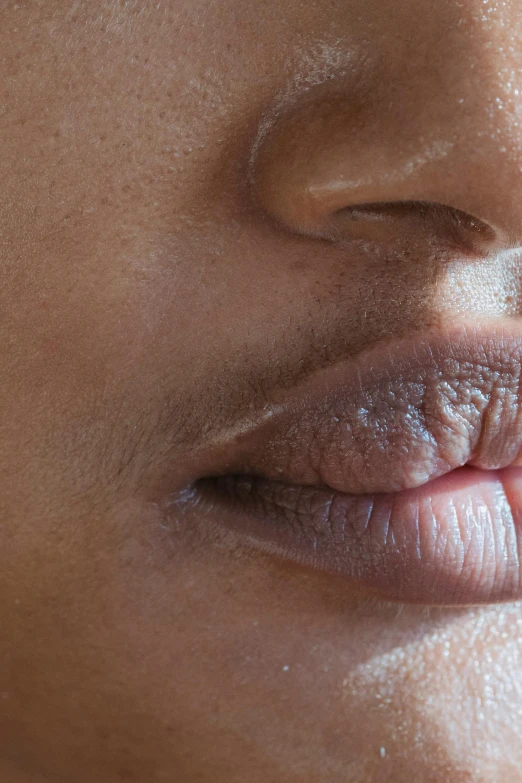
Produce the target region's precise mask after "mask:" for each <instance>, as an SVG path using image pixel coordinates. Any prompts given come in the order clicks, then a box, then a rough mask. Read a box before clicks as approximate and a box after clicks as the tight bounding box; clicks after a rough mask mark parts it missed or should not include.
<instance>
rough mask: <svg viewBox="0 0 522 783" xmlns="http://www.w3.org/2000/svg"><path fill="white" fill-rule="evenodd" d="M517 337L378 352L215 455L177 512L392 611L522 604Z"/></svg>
mask: <svg viewBox="0 0 522 783" xmlns="http://www.w3.org/2000/svg"><path fill="white" fill-rule="evenodd" d="M521 452H522V325H521V324H519V323H518V321H515V320H513V321H503V322H502V325H501V326H499V325H498V324H497V325H495V324H490V325H488V326H487V327H484V326H483V327H481V328H479V327H475V326H462V325H460V326H458V327H455V328H449V329H446V330H445V331H444V332H441V331H438V332H437V333H436V334H434V333H428V334H426V335H424V336H422V337H420V338H416V339H403V340H401V341H396V342H393V343H389V344H387V345H385V346H383V345H381V346H378V347H376V348H374V349H372V350H371V351H368V352H366V353H365V354H364V355H361V356H359V357H357V358H356V359H355V360H352V361H349V362H348V361H346V362H341V363H339V364H336V365H334V366H330V367H328V368H326V369H324V370H321V371H320V372H318V373H317V374H316V375H314V376H313V377H311V378H309V379H308V380H307V381H305V382H304V383H302V384H300V385H299V386H298V387H297V388H295V389H293V390H291V391H290V392H282V393H281V394H280V395H279V396H278V395H277V394H275V395H274V397H273V399H272V400H271V401H270V403H268V404H267V406H266V407H265V409H264V410H263V413H262V416H261V417H260V420H258V421H257V422H250V423H245V422H242V423H241V424H240V425H238V426H237V428H236V429H235V430H234V432H231V433H229V434H228V435H227V436H225V438H224V439H223V440H222V441H220V442H216V443H214V444H212V446H211V447H210V448H209V449H208V450H207V452H206V454H205V459H204V462H205V463H206V465H205V469H204V470H203V471H201V472H200V474H199V476H198V477H197V480H195V482H194V484H193V491H192V492H191V493H186V494H185V496H184V497H185V498H188V499H186V500H185V501H184V503H185V504H186V505H187V506H188V507H189V508H190V507H191V506H192V508H193V510H194V511H196V509H197V514H198V515H199V516H200V517H202V518H203V519H205V518H209V519H210V520H212V521H213V522H217V523H218V524H220V525H224V526H225V527H227V528H229V529H232V530H234V531H236V533H239V534H240V535H241V536H243V537H245V539H247V540H248V541H249V542H250V543H252V542H253V543H254V544H255V545H256V546H258V547H260V548H261V549H263V550H264V551H268V552H271V553H273V554H274V555H276V556H277V557H281V558H284V559H287V560H290V561H294V562H296V563H299V564H304V565H306V566H308V567H312V568H316V569H319V570H321V571H323V572H325V571H326V572H330V573H336V574H341V575H343V576H344V577H346V579H347V582H348V583H357V585H359V586H360V585H364V586H366V587H367V588H369V589H370V590H372V591H377V592H378V593H379V594H381V595H382V596H383V597H385V598H386V599H389V600H397V601H402V602H408V603H423V604H438V605H448V604H459V605H463V604H479V603H490V602H498V601H507V600H515V599H517V598H521V597H522V568H521V564H520V557H519V554H520V552H521V551H522V458H521Z"/></svg>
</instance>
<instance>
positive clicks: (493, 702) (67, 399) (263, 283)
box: [0, 0, 522, 783]
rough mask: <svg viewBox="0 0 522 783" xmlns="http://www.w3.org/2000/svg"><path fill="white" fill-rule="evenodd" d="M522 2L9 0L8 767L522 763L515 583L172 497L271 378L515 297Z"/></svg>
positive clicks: (3, 220)
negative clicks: (500, 601) (404, 564)
mask: <svg viewBox="0 0 522 783" xmlns="http://www.w3.org/2000/svg"><path fill="white" fill-rule="evenodd" d="M521 11H522V5H521V4H520V2H519V0H504V1H503V2H501V0H498V2H496V3H495V2H482V0H460V2H456V0H455V1H454V0H451V1H448V2H442V1H441V0H438V2H434V0H404V1H403V2H400V3H391V2H389V1H388V0H360V1H358V0H314V2H307V3H304V4H303V3H302V2H297V1H296V2H294V0H287V2H285V3H280V2H276V0H266V2H263V3H259V2H255V0H228V1H227V2H224V0H223V1H222V2H219V0H217V1H214V2H212V0H163V2H156V3H139V2H136V1H135V0H127V2H116V0H114V1H113V0H110V1H109V0H104V1H103V2H102V0H90V1H89V2H88V3H87V2H72V0H70V1H69V2H65V0H18V2H16V3H15V2H11V0H9V1H8V2H7V1H6V2H3V3H2V4H1V6H0V150H1V152H0V180H1V189H0V203H1V209H0V243H1V244H0V247H1V261H2V285H1V287H0V314H1V321H0V333H1V334H0V338H1V339H0V352H1V366H2V373H1V377H0V411H1V416H0V519H1V525H0V591H1V596H2V602H1V607H2V608H1V633H0V659H1V661H2V665H1V667H0V780H1V781H2V783H4V782H5V783H72V781H74V782H75V783H91V782H92V781H94V780H96V781H100V783H116V781H143V782H145V781H147V783H149V782H152V781H168V782H169V783H196V781H197V782H198V783H225V782H226V783H243V781H245V780H248V781H250V783H265V782H266V781H270V783H297V781H303V780H306V781H307V783H326V782H328V783H332V782H333V781H334V782H335V783H368V782H369V781H371V783H399V782H402V781H404V780H408V779H411V780H415V781H416V783H439V782H440V783H442V781H448V780H451V781H454V782H455V783H463V782H464V781H500V780H501V781H504V782H505V783H516V782H517V781H520V780H522V777H521V772H520V769H522V744H521V743H520V736H521V734H522V690H521V686H520V683H521V682H522V642H521V638H522V633H521V631H522V610H521V608H520V606H519V605H502V606H490V607H483V608H461V609H455V608H453V609H451V610H450V609H444V608H438V609H435V608H431V609H429V608H423V607H408V606H406V607H402V606H398V605H395V604H391V603H384V602H382V601H377V599H376V598H375V597H373V596H371V595H369V594H367V593H365V592H363V591H360V590H358V589H357V588H356V587H355V586H353V585H351V584H350V583H348V582H347V581H346V580H343V579H341V578H339V577H334V576H327V575H324V574H319V573H316V572H313V571H311V570H310V569H308V568H305V567H302V568H301V567H298V566H296V565H290V564H288V563H285V562H284V560H281V559H278V558H276V557H270V556H268V555H266V554H263V553H261V552H259V551H257V550H256V548H255V547H251V546H249V545H248V543H247V542H245V541H243V540H242V539H241V537H237V536H236V537H234V536H233V535H231V534H228V533H225V532H222V533H220V532H219V526H211V525H209V526H208V528H207V526H206V522H205V520H202V521H201V523H200V524H199V525H196V528H197V530H195V531H194V530H193V529H192V527H191V526H190V525H184V524H182V523H180V524H176V515H175V513H174V514H171V515H170V517H169V520H168V523H166V522H165V518H164V516H163V515H162V512H161V510H160V506H161V504H160V501H161V500H162V499H163V498H164V497H165V496H168V494H169V492H171V491H174V490H176V489H178V488H180V487H183V486H184V482H185V481H186V480H187V476H188V475H189V474H190V466H191V464H192V461H193V460H194V459H195V458H194V454H197V453H198V450H200V449H201V448H203V447H204V445H205V444H206V443H208V442H210V441H211V440H212V439H213V438H215V437H218V436H219V434H220V433H222V432H226V431H227V428H230V427H231V426H232V425H233V423H234V421H236V420H237V419H238V418H239V417H240V415H241V414H243V413H244V412H245V411H248V410H250V409H252V408H255V407H256V406H259V405H262V402H263V399H264V398H265V397H266V395H267V394H268V395H269V394H270V393H271V391H270V390H278V389H282V388H285V387H291V386H292V385H294V384H295V383H296V382H297V380H298V379H299V377H301V376H302V375H306V374H309V373H310V372H313V371H314V370H315V369H317V368H318V367H325V366H327V365H328V364H329V363H331V362H333V361H335V360H336V359H338V358H339V357H341V356H343V357H348V358H349V357H350V356H352V355H354V356H355V355H357V354H358V353H360V352H361V351H363V350H365V349H367V348H369V347H370V346H372V345H375V344H376V343H378V342H379V341H380V340H382V339H383V338H384V337H386V338H390V336H391V337H400V336H404V335H407V336H408V335H412V334H414V333H415V332H416V331H419V330H421V329H423V328H427V327H430V328H432V329H434V330H436V329H437V328H438V327H440V326H441V325H442V324H443V323H448V321H451V320H452V319H457V318H461V317H462V318H466V319H468V320H471V321H473V320H478V319H484V318H494V319H497V318H498V319H501V318H504V317H516V316H518V315H519V313H520V263H519V256H518V253H517V252H516V251H517V248H518V247H519V245H520V243H521V236H522V200H521V199H520V191H521V186H522V173H521V172H522V145H521V139H522V130H521V127H522V125H521V123H522V75H521V67H522V41H521V38H522V13H521ZM427 22H428V23H427ZM388 201H389V202H397V201H405V202H409V201H423V202H437V203H439V204H443V205H446V206H447V207H450V208H452V209H453V210H460V211H461V212H462V213H465V215H466V216H468V217H467V218H466V219H465V220H464V218H463V220H464V222H465V223H466V220H467V223H466V226H467V227H466V226H464V228H462V226H460V228H458V230H457V229H455V224H454V221H452V220H450V219H449V218H448V212H447V211H446V212H443V213H442V214H439V213H436V214H430V215H429V216H426V215H425V214H421V213H419V211H418V210H415V209H404V208H402V207H401V208H398V209H395V210H394V211H393V210H392V212H391V213H389V214H387V215H386V216H385V219H375V214H374V213H372V214H366V213H365V214H363V215H362V216H361V215H359V219H358V220H355V221H354V220H348V219H347V217H346V213H345V212H338V210H340V209H344V208H347V207H352V206H354V205H358V204H362V203H368V202H388ZM470 215H471V216H472V217H473V218H475V221H474V222H473V221H472V225H469V216H470ZM267 390H268V391H267ZM216 528H217V529H216Z"/></svg>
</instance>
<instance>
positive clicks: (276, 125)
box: [253, 0, 522, 244]
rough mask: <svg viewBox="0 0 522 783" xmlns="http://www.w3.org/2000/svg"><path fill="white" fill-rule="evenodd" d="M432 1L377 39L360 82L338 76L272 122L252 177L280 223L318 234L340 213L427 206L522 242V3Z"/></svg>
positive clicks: (303, 97) (264, 200) (508, 239)
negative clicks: (379, 205)
mask: <svg viewBox="0 0 522 783" xmlns="http://www.w3.org/2000/svg"><path fill="white" fill-rule="evenodd" d="M448 5H451V6H452V14H451V15H449V16H448V15H447V14H446V15H444V14H441V12H440V8H446V9H447V8H448ZM437 6H438V7H439V11H434V18H433V19H432V20H424V22H425V23H424V25H423V26H422V25H421V24H420V20H419V19H418V18H416V17H415V18H413V19H409V20H408V22H407V23H406V21H405V23H404V25H403V29H402V31H399V32H398V34H397V35H396V36H395V37H394V40H393V41H390V40H389V39H386V37H385V36H384V35H382V36H381V35H380V34H379V36H378V37H379V41H381V42H384V43H383V44H382V45H381V46H379V47H377V46H376V45H375V51H376V52H377V54H376V55H372V56H368V57H367V58H364V57H363V58H362V60H363V61H364V65H361V73H360V74H356V75H355V78H347V77H346V76H339V78H336V77H335V75H334V78H332V79H330V80H329V81H328V82H326V83H323V84H321V85H318V86H317V87H314V88H312V89H309V90H308V91H307V92H306V93H305V94H303V95H301V96H298V97H297V98H296V99H295V100H294V101H293V102H292V105H291V106H289V107H288V108H287V109H286V111H283V112H282V113H281V115H280V116H279V117H278V118H277V119H276V121H274V122H273V123H272V124H271V126H270V128H269V132H268V133H267V135H266V137H265V139H264V142H263V143H262V144H261V145H260V146H259V150H258V154H257V156H256V159H255V161H254V178H253V179H254V183H255V187H256V189H257V195H258V197H259V199H260V200H261V202H262V203H263V204H264V206H265V208H266V209H267V210H268V211H269V212H271V213H272V214H274V215H275V216H276V217H277V218H278V219H279V220H281V221H283V222H284V223H286V224H287V225H289V226H291V227H293V228H298V229H300V230H305V231H306V230H310V231H312V232H313V231H314V230H315V228H316V227H317V226H318V225H319V224H320V223H321V221H322V220H323V218H324V217H325V216H327V215H331V214H332V213H334V212H335V211H336V210H339V209H342V208H343V207H347V206H354V205H356V204H362V203H375V202H383V201H386V202H387V201H410V200H412V201H414V200H415V201H417V200H418V201H432V202H437V203H442V204H446V205H448V206H451V207H454V208H456V209H459V210H461V211H464V212H468V213H469V214H471V215H473V216H474V217H477V218H480V219H481V220H482V221H483V222H485V223H488V224H489V225H490V226H492V227H493V228H494V229H495V230H496V232H497V234H498V235H500V236H501V237H502V238H503V239H504V240H505V241H506V242H508V243H510V244H515V243H516V244H520V242H521V239H522V199H521V198H520V194H521V193H522V4H521V7H520V8H519V12H518V13H515V10H516V8H515V6H516V3H508V2H504V3H497V4H496V5H493V4H491V5H490V4H488V3H483V2H482V0H480V2H475V0H463V2H462V3H461V4H460V6H459V8H460V9H461V11H460V12H459V13H457V12H456V9H457V5H456V4H446V3H444V4H437ZM424 8H425V6H424ZM374 43H375V44H376V42H374ZM366 45H367V46H368V47H369V48H371V46H372V39H371V37H370V38H369V39H368V41H367V44H366Z"/></svg>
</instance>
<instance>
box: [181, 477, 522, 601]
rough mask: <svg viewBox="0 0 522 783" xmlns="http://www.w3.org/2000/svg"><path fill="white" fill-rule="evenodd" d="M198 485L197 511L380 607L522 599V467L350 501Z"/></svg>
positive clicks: (291, 488)
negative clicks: (336, 578) (371, 594)
mask: <svg viewBox="0 0 522 783" xmlns="http://www.w3.org/2000/svg"><path fill="white" fill-rule="evenodd" d="M196 486H197V492H196V493H195V495H194V496H195V497H197V503H198V505H197V508H198V513H203V514H207V513H208V514H209V515H210V517H211V518H212V520H213V521H217V522H219V523H220V524H224V525H225V526H227V527H229V528H233V529H234V530H236V531H237V532H239V533H241V534H243V535H244V536H245V537H247V538H248V539H249V540H250V541H252V540H254V541H255V542H256V544H257V545H258V546H260V547H261V548H262V549H264V550H265V551H269V552H271V553H273V554H276V555H277V556H279V557H282V558H284V559H286V560H291V561H294V562H297V563H300V564H305V565H308V566H310V567H312V568H316V569H319V570H321V571H323V572H324V571H326V572H330V573H337V574H342V575H343V576H345V577H346V579H347V581H348V583H350V582H351V583H357V584H358V585H364V586H366V587H367V588H370V589H371V590H372V591H375V590H376V591H378V592H379V594H381V595H382V596H383V597H384V598H386V599H389V600H396V601H402V602H407V603H422V604H427V605H430V604H431V605H449V604H453V605H454V604H458V605H466V604H483V603H493V602H499V601H507V600H515V599H517V598H522V576H521V573H522V566H521V563H520V559H519V555H520V553H522V468H504V469H502V470H492V471H485V470H479V469H476V468H472V467H463V468H459V469H457V470H454V471H452V472H451V473H448V474H446V475H445V476H442V477H440V478H438V479H435V480H434V481H431V482H428V483H427V484H424V485H423V486H421V487H418V488H416V489H410V490H406V491H403V492H398V493H395V494H374V495H347V494H343V493H340V492H336V491H333V490H331V489H328V488H323V487H310V486H307V487H304V486H295V485H289V484H282V483H279V482H277V481H271V480H266V479H261V478H254V477H245V476H236V477H234V476H226V477H223V478H216V479H205V480H202V481H200V482H198V484H197V485H196Z"/></svg>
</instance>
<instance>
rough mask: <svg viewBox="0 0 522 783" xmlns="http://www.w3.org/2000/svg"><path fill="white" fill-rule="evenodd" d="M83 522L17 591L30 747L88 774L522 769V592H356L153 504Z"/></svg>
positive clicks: (14, 690) (428, 773)
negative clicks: (410, 601) (206, 537)
mask: <svg viewBox="0 0 522 783" xmlns="http://www.w3.org/2000/svg"><path fill="white" fill-rule="evenodd" d="M68 525H69V532H68V536H67V540H66V541H64V540H63V539H62V540H60V537H59V536H58V534H57V531H55V534H54V535H53V536H51V541H50V542H47V544H46V546H47V549H46V548H45V547H44V544H43V542H42V541H40V542H37V543H36V544H34V545H33V552H32V557H30V556H29V555H28V552H27V550H25V553H24V556H21V555H19V556H18V558H17V565H18V567H19V568H22V569H24V570H25V572H26V573H34V574H35V579H33V580H31V581H30V582H29V581H27V580H26V584H25V587H24V588H23V590H18V591H16V592H13V591H11V592H8V594H7V605H8V607H10V608H9V609H8V611H7V624H8V627H9V628H10V629H12V630H11V633H10V640H11V643H12V644H13V645H15V647H16V649H17V650H18V651H20V650H23V651H24V652H23V654H20V653H17V655H16V656H14V655H13V654H11V656H10V655H9V651H8V655H7V656H6V658H5V660H7V661H8V662H9V661H11V667H10V668H9V666H8V668H7V677H6V674H5V673H4V675H3V680H2V681H1V682H0V690H1V691H2V692H3V693H4V695H5V699H4V700H5V702H6V705H7V722H5V721H4V725H2V735H3V736H4V737H6V738H8V739H9V741H10V743H11V745H12V746H13V747H19V745H20V742H22V741H23V738H24V737H25V736H27V732H29V733H30V735H31V737H32V738H33V739H32V747H31V756H30V757H27V763H28V765H31V764H34V766H35V768H42V759H44V760H45V761H44V765H45V769H46V772H47V773H48V774H49V775H50V776H51V778H53V776H54V777H59V776H60V775H62V774H63V775H64V776H66V775H67V773H68V772H69V771H70V769H72V768H75V769H77V776H78V777H77V779H78V780H79V781H81V782H82V783H83V781H84V780H85V781H90V780H93V779H100V780H102V779H103V780H104V779H107V780H112V779H113V778H114V779H126V777H125V775H126V776H127V778H128V779H133V777H134V779H143V780H152V779H155V778H157V779H158V780H162V779H165V780H169V779H171V775H172V770H173V769H174V770H176V772H177V774H179V775H180V776H182V777H181V779H183V780H187V781H188V780H192V779H196V778H197V779H198V780H201V781H205V783H206V781H208V783H222V782H223V783H225V781H226V782H227V783H229V781H236V780H237V781H242V780H244V779H246V778H248V779H250V780H252V781H254V782H255V783H264V781H266V780H274V781H279V780H281V781H283V780H284V781H285V783H286V782H287V781H288V782H289V783H294V782H295V783H298V781H302V779H303V777H302V776H303V770H305V771H306V779H307V781H310V782H311V783H322V781H324V779H325V771H327V773H328V778H327V779H343V780H344V779H349V780H350V781H352V780H353V781H358V782H359V781H361V783H362V781H366V780H370V779H371V780H375V781H381V780H382V781H383V783H384V781H386V783H389V781H392V782H393V783H399V781H404V779H407V776H408V775H411V770H412V769H413V768H415V770H416V779H417V780H430V781H436V783H439V781H440V783H442V781H446V780H448V779H451V780H455V781H465V780H469V779H473V780H474V779H488V775H489V774H490V772H491V771H492V773H494V774H495V775H496V776H498V775H499V770H501V772H502V779H503V780H506V781H511V780H513V781H514V780H516V779H517V777H516V774H517V772H516V770H517V768H518V767H517V765H519V764H520V763H521V761H522V758H521V752H520V745H519V743H518V741H517V736H519V732H520V725H521V723H520V711H521V709H522V693H521V692H520V688H519V687H518V685H517V683H518V682H520V681H522V677H521V676H519V675H522V645H521V643H520V641H519V640H520V639H521V638H522V634H521V633H520V631H521V629H522V616H521V614H520V610H519V609H518V608H517V607H494V608H488V609H483V610H478V609H477V610H461V611H453V612H446V611H442V610H440V611H439V610H431V612H429V613H428V612H427V611H426V610H420V609H419V610H415V609H408V608H405V609H403V610H402V611H401V610H400V608H398V607H396V606H389V605H380V604H377V603H369V602H368V601H367V600H366V601H361V599H360V596H357V595H351V597H350V598H347V597H346V586H345V585H344V584H343V583H341V582H340V581H339V582H335V580H334V581H332V580H331V578H328V579H327V578H322V577H320V576H313V575H309V574H304V573H303V572H302V571H301V570H300V569H298V568H296V567H291V566H285V565H280V564H277V563H275V562H273V561H270V560H268V559H265V558H264V557H263V556H260V555H254V554H249V553H248V551H246V550H245V548H244V547H243V548H242V549H241V550H237V549H235V548H234V546H233V542H231V541H230V540H229V539H226V540H225V539H223V540H221V541H220V540H219V539H217V540H214V541H213V543H211V544H210V543H207V545H206V546H205V547H202V546H200V542H199V541H198V540H196V538H195V537H191V536H190V535H187V534H186V531H182V530H176V529H169V530H166V529H164V528H163V527H162V526H161V525H162V519H161V518H160V517H159V516H158V515H157V514H156V511H155V510H154V508H152V507H143V506H139V504H137V503H135V502H129V501H127V502H126V503H125V504H122V505H120V506H119V507H116V508H113V509H112V511H111V515H110V518H109V517H107V516H103V515H100V516H99V517H98V518H95V517H94V516H93V517H91V518H89V517H87V516H85V517H84V518H80V517H79V516H76V517H73V516H71V517H70V519H69V523H68ZM38 556H39V557H40V562H38V559H37V558H38ZM36 564H38V570H36V569H35V565H36ZM64 641H65V642H66V643H64ZM4 652H5V651H4ZM13 652H14V651H11V653H13ZM4 671H5V670H4ZM44 675H45V676H44ZM361 716H364V720H362V719H361ZM499 747H502V748H503V749H505V750H504V753H503V759H502V761H501V762H500V764H501V766H500V767H499V761H498V758H497V756H498V748H499ZM78 754H79V755H78ZM118 776H120V777H118ZM169 776H170V777H169Z"/></svg>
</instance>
